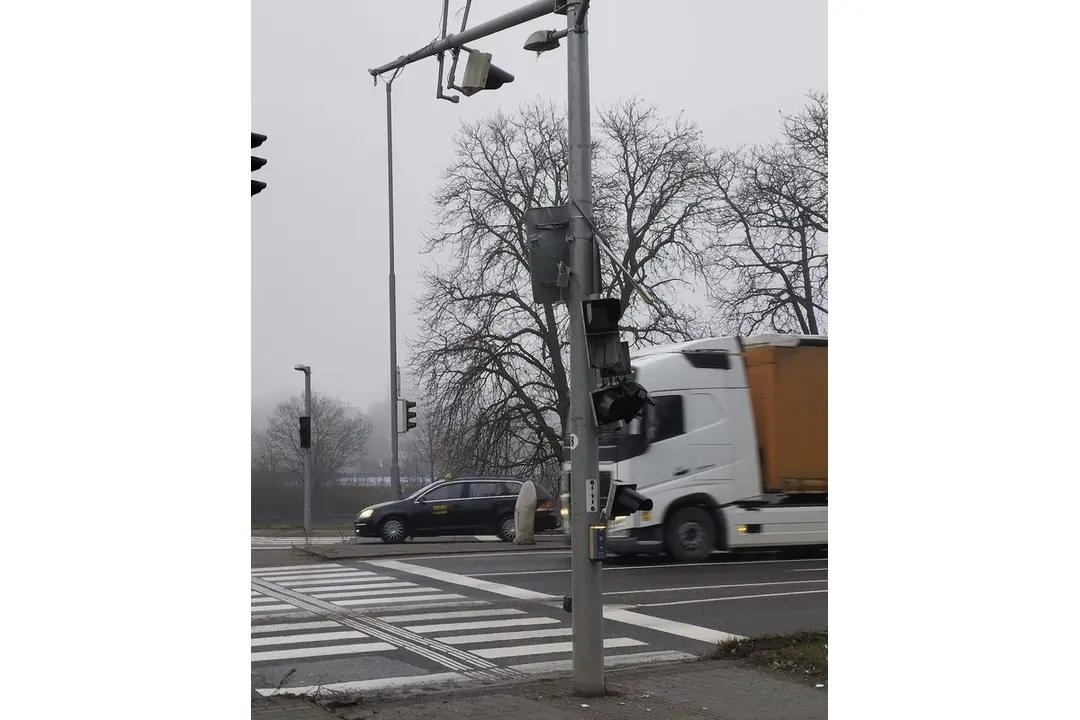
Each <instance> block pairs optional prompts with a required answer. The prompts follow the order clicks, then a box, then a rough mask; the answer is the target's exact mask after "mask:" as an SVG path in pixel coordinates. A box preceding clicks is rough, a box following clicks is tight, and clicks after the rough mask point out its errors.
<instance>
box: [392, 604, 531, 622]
mask: <svg viewBox="0 0 1080 720" xmlns="http://www.w3.org/2000/svg"><path fill="white" fill-rule="evenodd" d="M524 614H525V611H524V610H518V609H517V608H493V609H491V610H458V611H456V612H438V613H420V614H419V615H417V614H413V615H381V616H379V619H380V620H382V621H384V622H389V623H407V622H420V621H422V620H453V619H455V618H477V617H498V616H500V615H524Z"/></svg>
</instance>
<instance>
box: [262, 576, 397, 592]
mask: <svg viewBox="0 0 1080 720" xmlns="http://www.w3.org/2000/svg"><path fill="white" fill-rule="evenodd" d="M384 582H398V579H397V578H392V577H390V576H389V575H373V576H371V577H364V578H352V579H349V580H314V581H312V580H304V581H300V580H290V581H288V582H283V583H279V585H284V586H285V587H287V588H290V589H292V590H296V591H297V592H307V591H309V590H314V591H315V592H333V591H334V590H359V589H360V588H363V587H379V583H384Z"/></svg>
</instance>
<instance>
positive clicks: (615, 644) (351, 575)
mask: <svg viewBox="0 0 1080 720" xmlns="http://www.w3.org/2000/svg"><path fill="white" fill-rule="evenodd" d="M368 567H370V566H368ZM378 570H379V572H371V571H369V570H361V569H359V568H358V567H351V566H344V565H340V564H336V563H329V564H326V563H320V564H318V565H286V566H279V567H271V568H257V569H254V570H252V578H253V580H254V579H256V578H258V579H259V580H261V581H264V583H260V584H258V585H257V587H259V588H260V589H262V590H265V591H266V592H267V593H271V594H272V595H273V597H271V596H270V595H265V594H263V593H262V592H259V590H252V600H251V611H252V625H251V646H252V652H251V662H252V665H253V669H252V672H253V673H255V672H256V670H255V668H256V667H259V668H269V669H270V671H275V668H277V669H279V670H280V669H281V668H291V667H295V666H296V665H297V664H298V663H305V662H306V663H319V667H325V666H326V663H333V662H337V661H338V660H346V659H348V658H350V657H355V656H374V655H380V656H381V655H394V656H395V657H396V658H397V659H399V660H401V661H404V662H408V663H413V664H417V663H419V664H424V665H425V667H427V668H429V671H430V672H431V673H432V678H436V677H438V678H444V679H445V676H446V675H447V673H446V670H447V667H449V668H450V669H453V665H449V666H445V667H441V666H438V663H437V662H434V658H438V657H445V658H446V659H447V661H449V662H451V663H452V662H453V661H454V660H455V659H456V660H457V661H459V662H460V661H461V659H462V658H463V657H464V658H468V657H472V658H473V659H474V662H478V663H481V664H482V663H483V662H484V661H487V662H489V663H494V664H495V666H496V668H506V669H508V671H510V672H517V673H522V674H529V673H532V672H540V671H542V670H546V669H550V668H562V667H564V666H565V665H566V663H569V662H570V660H571V658H572V653H573V640H572V637H573V629H572V627H571V624H570V616H569V615H564V614H560V613H558V611H555V610H554V609H552V610H548V611H545V610H544V609H543V608H541V607H537V608H536V609H535V610H526V609H522V608H511V607H495V606H493V603H492V602H491V601H489V600H483V599H478V598H476V597H472V598H470V597H466V596H464V595H462V594H459V593H455V592H451V591H450V590H448V589H446V588H445V587H432V586H425V585H423V584H421V583H419V582H415V581H416V580H418V578H417V577H416V576H415V575H407V576H406V577H400V575H401V574H402V573H398V572H396V571H395V570H394V569H393V568H390V569H384V568H378ZM435 582H438V581H437V580H436V581H435ZM265 583H270V584H271V585H266V584H265ZM274 586H277V587H279V588H285V590H280V591H274V590H273V589H272V588H273V587H274ZM453 590H462V588H461V587H453ZM297 593H300V594H302V595H303V596H305V597H307V598H309V599H310V602H305V601H302V600H301V599H300V598H299V597H298V596H297V595H296V594H297ZM290 598H293V599H296V600H297V601H298V602H300V605H299V606H298V605H292V604H291V603H290V602H289V599H290ZM330 605H333V606H337V607H339V608H341V609H342V610H343V611H351V612H350V613H349V614H348V615H341V616H340V617H339V616H337V615H334V614H333V613H329V614H321V613H320V611H319V610H318V608H319V607H320V606H321V607H325V608H329V607H330ZM330 618H338V620H340V622H339V621H337V620H335V619H330ZM351 618H355V619H351ZM373 622H374V624H372V623H373ZM380 623H385V624H380ZM388 627H392V628H396V630H395V631H394V632H393V633H388V632H387V628H388ZM379 628H383V630H380V629H379ZM626 628H627V626H626V625H624V624H620V623H613V624H612V626H611V628H610V629H609V631H608V633H607V636H606V637H605V638H604V648H605V650H606V651H608V652H605V653H604V655H605V664H606V665H609V666H615V665H620V664H634V663H638V662H656V661H669V660H678V659H689V658H690V657H691V656H690V655H689V654H685V653H677V652H657V651H656V650H658V648H650V647H649V646H648V644H647V643H646V642H645V641H643V640H641V639H639V638H633V637H626V636H623V635H620V634H619V632H620V631H622V630H625V629H626ZM406 638H411V640H410V639H406ZM410 646H411V647H412V649H408V648H409V647H410ZM421 648H426V649H421ZM627 651H629V652H627ZM417 653H419V654H417ZM425 653H426V655H425ZM454 653H458V655H454ZM460 653H465V655H464V656H462V655H460ZM275 663H276V664H277V665H274V664H275ZM283 663H285V664H283ZM349 667H352V666H349ZM474 667H476V665H474ZM481 667H482V665H481ZM451 674H453V673H451ZM341 681H342V682H345V683H346V684H347V683H350V682H352V683H361V684H362V683H365V682H369V680H368V679H367V678H355V677H346V678H343V679H342V680H341ZM416 681H417V682H419V683H420V684H423V678H422V677H418V678H416ZM433 681H434V680H433ZM296 682H297V683H299V682H302V681H301V680H300V679H297V680H296ZM371 682H375V681H374V680H372V681H371ZM271 684H272V683H271ZM287 686H288V683H286V684H285V686H283V688H282V690H283V691H286V692H287V691H288V687H287ZM303 689H304V688H303V687H301V686H299V685H298V686H297V688H296V690H297V692H302V691H303ZM260 692H262V690H260Z"/></svg>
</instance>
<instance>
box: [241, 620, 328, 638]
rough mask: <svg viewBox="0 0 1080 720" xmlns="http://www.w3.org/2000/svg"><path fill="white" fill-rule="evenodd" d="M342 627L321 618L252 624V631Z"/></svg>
mask: <svg viewBox="0 0 1080 720" xmlns="http://www.w3.org/2000/svg"><path fill="white" fill-rule="evenodd" d="M336 627H341V626H340V625H338V624H337V623H336V622H333V621H331V620H319V621H317V622H298V623H276V624H274V625H252V626H251V633H252V634H253V635H254V634H256V633H276V632H289V631H290V630H319V629H322V628H336Z"/></svg>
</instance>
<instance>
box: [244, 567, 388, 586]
mask: <svg viewBox="0 0 1080 720" xmlns="http://www.w3.org/2000/svg"><path fill="white" fill-rule="evenodd" d="M373 574H374V573H366V572H363V571H362V570H349V569H347V568H344V569H342V570H337V571H335V572H332V573H318V574H316V573H312V574H310V575H307V574H303V575H297V574H296V573H291V574H289V575H256V576H255V577H258V578H261V579H263V580H269V581H270V582H274V583H279V584H280V583H285V582H290V581H299V582H312V581H315V580H334V579H336V578H359V577H362V576H363V575H373Z"/></svg>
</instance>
